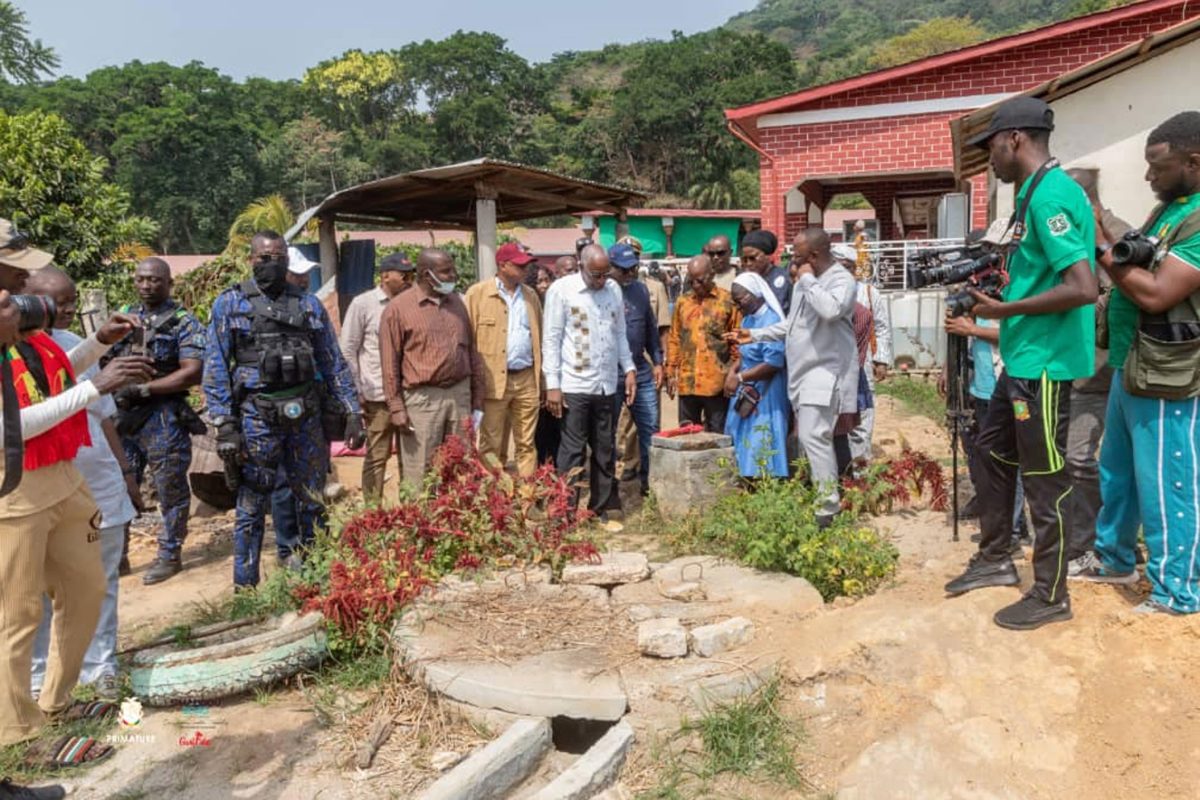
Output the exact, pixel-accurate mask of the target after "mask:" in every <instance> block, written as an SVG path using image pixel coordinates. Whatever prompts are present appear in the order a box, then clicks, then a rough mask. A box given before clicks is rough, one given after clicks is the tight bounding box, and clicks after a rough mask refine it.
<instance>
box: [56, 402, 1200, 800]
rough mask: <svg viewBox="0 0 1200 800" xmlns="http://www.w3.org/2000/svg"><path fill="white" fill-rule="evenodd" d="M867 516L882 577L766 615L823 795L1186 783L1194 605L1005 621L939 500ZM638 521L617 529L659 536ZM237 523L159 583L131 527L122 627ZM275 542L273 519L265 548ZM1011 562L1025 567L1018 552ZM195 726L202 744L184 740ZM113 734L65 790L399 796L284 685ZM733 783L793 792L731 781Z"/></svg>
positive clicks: (186, 607) (190, 799)
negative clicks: (872, 519) (957, 585)
mask: <svg viewBox="0 0 1200 800" xmlns="http://www.w3.org/2000/svg"><path fill="white" fill-rule="evenodd" d="M902 441H906V442H907V443H909V444H910V445H911V446H913V447H916V448H919V449H923V450H925V451H926V452H929V453H930V454H931V455H934V456H935V457H939V458H945V457H946V456H947V455H948V450H947V445H946V439H945V436H944V434H943V433H942V432H941V431H940V430H939V428H938V426H937V425H936V424H935V423H933V422H931V421H929V420H926V419H925V418H923V417H914V416H912V415H909V414H908V413H906V412H905V411H904V410H903V409H901V408H898V407H897V405H896V403H895V402H894V401H893V400H892V399H891V398H888V397H880V398H878V407H877V430H876V443H877V445H878V446H879V449H880V450H882V451H883V452H888V453H890V452H895V451H898V449H899V447H900V444H901V442H902ZM358 467H359V462H358V461H357V460H354V459H340V460H338V464H337V470H338V475H339V478H340V479H341V481H342V482H343V483H345V484H346V485H349V486H357V483H358V481H357V472H358ZM876 524H878V525H879V526H880V528H881V529H884V530H886V531H887V532H888V533H889V534H891V535H892V536H893V538H894V539H895V541H896V544H897V546H898V547H899V548H900V551H901V553H902V561H901V565H900V569H899V573H898V576H897V579H896V581H895V582H894V584H893V585H891V586H888V587H886V588H884V589H883V590H881V591H880V592H878V593H877V594H876V595H874V596H872V597H870V598H867V599H864V600H862V601H859V602H856V603H849V604H842V603H838V604H834V605H833V606H831V607H827V608H826V610H824V611H822V612H819V613H817V614H816V615H812V616H809V617H807V618H805V619H803V620H799V621H797V623H796V624H795V625H794V627H793V628H792V629H790V630H786V631H782V632H780V631H777V632H776V635H777V637H778V639H777V642H776V643H777V644H778V646H779V648H780V649H781V651H782V652H783V654H784V656H785V658H786V661H787V663H788V664H789V668H788V671H787V677H788V684H789V685H788V687H787V691H786V694H785V697H786V704H787V711H788V712H789V714H790V715H792V716H794V717H796V718H798V719H800V720H802V722H803V726H804V729H805V732H806V736H805V744H804V745H803V746H802V752H801V753H800V756H799V757H800V761H801V769H802V772H803V774H804V775H805V777H806V778H807V779H808V780H809V781H810V782H811V783H812V784H813V785H814V786H815V787H817V789H818V790H819V791H820V792H822V793H826V792H827V793H831V794H834V793H835V794H836V796H838V797H839V798H844V799H845V800H865V799H870V800H874V799H875V798H881V799H888V800H890V799H891V798H922V799H923V800H937V799H938V798H970V799H971V800H988V799H991V798H995V799H996V800H1001V799H1003V800H1009V799H1010V798H1011V799H1012V800H1016V799H1017V798H1022V799H1025V798H1061V797H1076V798H1083V799H1087V798H1096V800H1100V798H1112V797H1144V796H1151V795H1159V796H1179V797H1193V796H1196V794H1197V789H1196V787H1197V786H1200V689H1198V688H1197V686H1200V682H1198V681H1197V678H1198V677H1200V676H1198V674H1197V673H1198V672H1200V658H1198V656H1200V641H1198V640H1200V619H1186V618H1184V619H1176V618H1160V617H1150V618H1143V617H1139V616H1136V615H1134V614H1132V613H1131V611H1130V609H1131V608H1132V606H1133V605H1134V604H1136V603H1137V602H1138V601H1139V600H1140V597H1139V593H1138V591H1129V592H1125V591H1120V590H1117V589H1112V588H1107V587H1097V586H1091V585H1084V586H1076V585H1074V584H1073V585H1072V587H1071V588H1072V601H1073V603H1074V613H1075V619H1074V620H1073V621H1072V622H1070V623H1067V624H1061V625H1054V626H1049V627H1047V628H1044V629H1042V630H1039V631H1035V632H1032V633H1015V632H1011V631H1006V630H1003V629H1000V628H998V627H996V626H995V625H994V624H992V622H991V616H992V614H993V613H994V612H995V611H996V610H997V609H999V608H1000V607H1002V606H1004V605H1006V604H1008V603H1010V602H1012V601H1014V600H1016V599H1017V598H1018V597H1019V592H1018V590H1017V589H1012V588H1007V589H991V590H983V591H978V592H973V593H971V594H969V595H966V596H964V597H960V598H957V599H946V598H945V597H944V596H943V593H942V589H941V587H942V585H943V584H944V583H945V581H946V580H948V579H949V578H950V577H952V576H953V575H954V574H956V572H957V570H959V569H960V568H961V566H962V565H963V564H964V563H965V562H966V560H967V558H968V557H969V555H970V553H971V552H972V547H973V545H972V544H971V543H970V541H969V535H970V533H972V532H974V530H975V528H974V527H973V526H972V525H970V524H967V525H964V527H963V529H962V540H961V541H960V542H958V543H954V542H952V541H951V540H950V527H949V524H948V519H947V516H946V515H945V514H940V513H933V512H929V511H925V510H902V511H900V512H898V513H896V514H892V515H889V516H887V517H884V518H881V519H879V520H877V521H876ZM637 527H638V526H637V525H636V524H633V525H630V528H631V530H630V532H629V534H628V535H626V536H622V537H620V540H621V543H622V545H623V546H627V545H635V546H639V547H641V548H642V549H645V550H646V551H648V552H654V551H657V550H659V548H658V547H657V543H656V542H655V541H653V540H651V539H649V538H646V537H643V536H641V535H639V534H638V532H637ZM230 529H231V521H230V520H229V519H228V518H225V517H218V518H213V519H207V520H199V521H197V522H196V523H195V525H194V527H193V532H192V534H191V538H190V539H189V544H188V546H187V548H186V549H185V552H186V555H185V566H186V569H185V571H184V572H183V573H182V574H181V575H179V576H177V577H176V578H173V579H172V580H170V581H168V582H167V583H164V584H160V585H158V586H154V587H145V586H143V585H142V583H141V574H140V573H141V572H142V571H143V570H144V569H145V568H146V567H147V566H148V564H149V562H150V560H151V558H152V557H153V552H154V548H153V540H152V538H150V537H151V532H150V530H148V529H146V528H144V527H143V528H142V529H140V530H139V533H138V536H137V537H136V538H135V540H134V544H133V547H132V550H131V554H130V555H131V560H132V561H133V564H134V568H135V574H134V575H132V576H130V577H127V578H124V579H122V582H121V601H120V614H121V640H122V644H128V643H130V642H133V641H138V640H142V639H145V638H146V637H147V636H148V635H149V633H150V632H152V631H158V630H160V629H162V628H163V627H165V626H167V625H169V624H172V623H174V622H178V621H180V620H181V619H183V618H186V617H188V616H190V615H192V614H193V613H194V609H195V604H197V603H204V602H211V601H213V600H216V599H217V598H219V597H220V596H222V595H223V594H225V593H227V592H229V591H230V588H229V587H230V583H231V581H232V566H231V563H230V550H231V530H230ZM272 552H273V551H272V549H271V543H270V536H268V543H267V544H266V545H265V546H264V553H265V554H270V553H272ZM271 561H273V559H271V558H264V563H269V562H271ZM1018 566H1019V568H1020V570H1021V572H1022V575H1023V577H1024V578H1025V580H1026V583H1028V580H1029V569H1028V564H1027V562H1024V563H1021V564H1019V565H1018ZM1139 591H1145V587H1144V586H1142V587H1139ZM197 729H199V730H201V731H203V732H204V733H205V736H206V737H207V739H208V740H210V744H209V745H200V746H184V745H182V744H180V739H181V737H185V736H187V737H191V736H192V734H194V732H195V731H196V730H197ZM115 733H116V734H117V735H122V734H136V735H137V736H138V737H148V738H151V739H152V741H136V742H130V743H126V744H122V745H120V747H119V750H118V752H117V754H116V755H115V756H114V757H113V758H112V759H110V760H109V761H108V762H107V763H105V764H103V765H101V766H98V767H97V768H96V769H94V770H92V771H91V772H89V773H86V774H85V775H83V776H82V777H81V778H79V779H78V780H75V781H70V783H72V784H73V793H72V795H71V796H72V797H79V798H87V799H88V800H92V799H93V798H94V799H96V800H99V798H123V800H135V799H136V798H158V797H165V796H170V797H171V798H172V800H217V798H229V797H236V798H254V799H255V800H275V799H276V798H281V799H283V800H291V799H292V798H294V799H295V800H309V798H355V797H372V798H374V797H406V796H409V795H408V794H404V793H399V790H397V789H396V788H395V787H396V786H398V785H402V782H400V781H399V780H398V779H397V776H396V774H395V773H396V771H397V770H398V769H399V767H398V766H397V765H398V764H400V763H402V759H401V758H400V757H399V756H398V755H397V754H395V753H389V751H388V748H387V747H386V746H385V749H384V751H381V754H380V758H379V759H378V763H377V766H376V767H374V768H373V769H372V770H368V771H358V770H356V769H354V768H353V767H346V766H344V765H343V764H344V761H343V760H344V757H345V756H344V753H345V751H344V749H342V747H341V745H340V743H339V741H338V739H337V737H336V735H335V734H332V733H330V732H329V730H328V729H324V728H322V727H321V726H320V725H319V724H318V721H317V719H316V717H315V715H314V714H313V713H312V711H311V710H310V706H309V705H308V703H307V702H306V701H305V699H304V697H303V696H301V694H300V693H299V692H296V691H294V690H284V691H281V692H276V693H274V694H271V695H269V696H264V697H260V698H259V699H257V700H256V699H255V698H243V699H241V700H238V701H231V702H227V703H224V704H222V705H218V706H213V707H211V708H209V709H208V710H207V712H206V713H205V714H204V715H203V716H202V717H199V718H198V717H196V716H195V715H188V716H185V715H184V713H183V711H182V710H180V709H164V710H155V709H147V711H146V714H145V717H144V720H143V722H142V724H141V726H139V727H138V728H136V729H131V730H127V731H116V732H115ZM193 738H194V737H193ZM635 763H636V759H635ZM729 796H733V797H757V796H763V797H766V796H771V797H774V798H778V797H785V796H789V795H787V793H786V792H784V791H781V790H779V789H778V788H775V789H770V790H768V789H751V788H747V789H745V790H744V791H743V790H739V789H736V788H735V789H732V790H731V792H730V794H729ZM794 796H796V797H801V796H806V795H804V794H802V793H799V792H797V793H796V794H795V795H794Z"/></svg>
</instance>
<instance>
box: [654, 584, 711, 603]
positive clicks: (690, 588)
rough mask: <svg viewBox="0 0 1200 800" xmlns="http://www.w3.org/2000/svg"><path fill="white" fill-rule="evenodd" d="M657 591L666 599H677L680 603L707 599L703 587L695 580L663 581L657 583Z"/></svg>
mask: <svg viewBox="0 0 1200 800" xmlns="http://www.w3.org/2000/svg"><path fill="white" fill-rule="evenodd" d="M658 593H659V594H661V595H662V596H663V597H665V598H667V599H668V600H678V601H680V602H682V603H697V602H700V601H703V600H707V599H708V595H707V594H705V592H704V587H703V586H701V585H700V584H699V583H697V582H696V581H683V582H682V583H675V582H670V581H668V582H663V583H660V584H659V585H658Z"/></svg>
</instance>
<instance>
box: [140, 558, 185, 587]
mask: <svg viewBox="0 0 1200 800" xmlns="http://www.w3.org/2000/svg"><path fill="white" fill-rule="evenodd" d="M182 570H183V559H182V558H180V557H178V556H176V557H175V558H162V557H161V556H160V557H159V558H157V559H155V561H154V563H153V564H151V565H150V569H148V570H146V574H145V575H143V576H142V583H144V584H146V585H147V586H150V585H152V584H155V583H162V582H163V581H165V580H167V579H168V578H171V577H174V576H175V575H178V574H179V573H180V572H181V571H182Z"/></svg>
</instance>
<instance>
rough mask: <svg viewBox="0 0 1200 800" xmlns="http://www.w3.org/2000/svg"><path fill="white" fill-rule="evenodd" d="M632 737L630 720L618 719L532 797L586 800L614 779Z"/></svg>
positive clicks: (547, 799)
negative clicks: (586, 749) (564, 769)
mask: <svg viewBox="0 0 1200 800" xmlns="http://www.w3.org/2000/svg"><path fill="white" fill-rule="evenodd" d="M633 739H634V736H633V728H631V727H630V726H629V723H628V722H625V721H624V720H622V721H620V722H618V723H617V724H616V725H614V726H612V727H611V728H609V730H608V732H607V733H605V734H604V735H603V736H601V737H600V740H599V741H598V742H596V743H595V744H594V745H592V746H591V748H589V749H588V751H587V752H586V753H584V754H583V755H582V756H580V757H579V759H578V760H577V761H576V762H575V763H574V764H572V765H571V766H570V767H569V768H568V769H567V770H566V771H565V772H563V773H562V774H561V775H559V776H558V777H557V778H555V779H554V780H553V781H552V782H551V783H550V784H549V785H547V786H546V787H545V788H543V789H542V790H541V791H539V792H538V793H537V794H535V795H533V797H532V798H531V800H589V798H592V797H594V796H595V795H596V793H597V792H601V791H603V790H604V789H605V788H606V787H608V786H610V785H612V784H613V783H614V782H615V781H616V779H617V777H618V776H619V775H620V774H621V768H622V767H624V766H625V757H626V756H627V755H628V754H629V748H630V747H631V746H633Z"/></svg>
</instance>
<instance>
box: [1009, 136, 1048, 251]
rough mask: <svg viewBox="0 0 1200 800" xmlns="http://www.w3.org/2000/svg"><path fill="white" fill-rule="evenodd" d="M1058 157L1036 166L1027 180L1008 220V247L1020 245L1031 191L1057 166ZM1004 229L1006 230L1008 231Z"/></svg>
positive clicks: (1023, 234)
mask: <svg viewBox="0 0 1200 800" xmlns="http://www.w3.org/2000/svg"><path fill="white" fill-rule="evenodd" d="M1058 163H1059V162H1058V159H1057V158H1051V159H1050V160H1049V161H1047V162H1046V163H1045V164H1042V165H1041V166H1040V167H1038V168H1037V172H1035V173H1033V180H1031V181H1030V182H1029V191H1027V192H1026V193H1025V196H1024V197H1022V198H1021V202H1020V203H1019V204H1018V205H1017V207H1016V209H1015V210H1014V211H1013V215H1012V217H1011V218H1010V219H1009V221H1008V231H1011V232H1012V238H1011V239H1009V243H1008V247H1009V249H1010V250H1016V249H1017V248H1018V247H1019V246H1020V245H1021V240H1022V239H1024V238H1025V215H1026V214H1028V213H1029V203H1030V202H1031V201H1032V200H1033V193H1034V192H1036V191H1037V188H1038V184H1040V183H1041V182H1042V178H1044V177H1046V174H1047V173H1049V172H1050V170H1052V169H1054V168H1055V167H1057V166H1058ZM1008 231H1006V232H1008Z"/></svg>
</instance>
